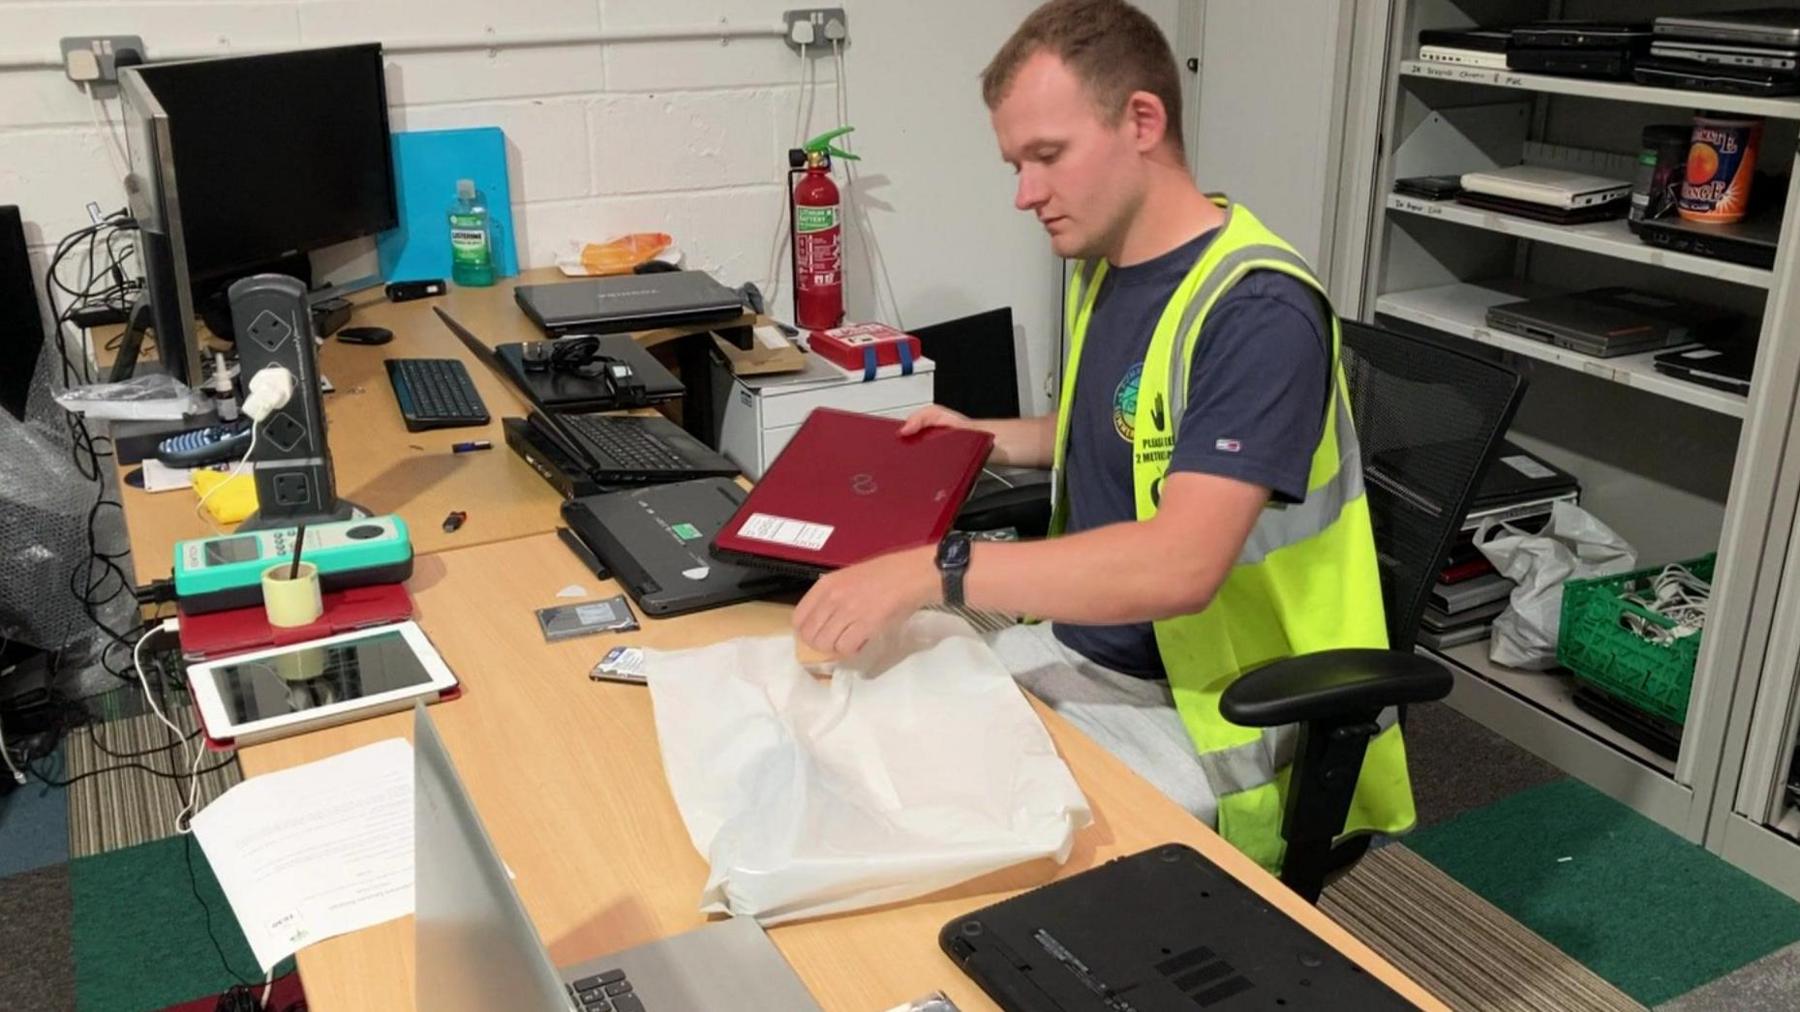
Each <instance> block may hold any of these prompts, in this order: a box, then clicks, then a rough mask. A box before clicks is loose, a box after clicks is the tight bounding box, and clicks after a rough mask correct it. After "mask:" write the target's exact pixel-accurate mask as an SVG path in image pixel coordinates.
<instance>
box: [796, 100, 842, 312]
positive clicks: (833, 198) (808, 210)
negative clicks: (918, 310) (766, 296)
mask: <svg viewBox="0 0 1800 1012" xmlns="http://www.w3.org/2000/svg"><path fill="white" fill-rule="evenodd" d="M853 129H855V128H854V127H841V128H839V129H837V130H832V131H830V132H829V133H823V134H820V135H819V136H817V137H814V138H813V139H812V140H810V141H807V142H806V146H805V147H804V148H795V149H794V150H792V151H790V152H788V186H789V211H790V214H789V220H790V221H792V222H793V244H792V245H793V269H794V322H795V323H797V324H799V325H800V326H801V327H804V328H806V329H807V330H829V329H831V328H832V327H835V326H837V325H838V324H840V323H843V322H844V227H843V205H842V204H841V203H840V202H839V199H838V188H837V184H836V183H834V182H832V181H831V159H832V156H834V155H835V156H837V157H838V158H848V159H851V160H855V159H856V156H855V155H853V154H851V153H850V152H848V151H842V150H839V149H838V148H837V147H836V146H834V145H833V144H832V143H831V142H832V141H833V140H836V139H837V138H839V137H842V136H843V135H844V134H847V133H849V132H850V131H851V130H853ZM796 175H797V176H799V177H800V180H799V182H795V181H794V177H795V176H796Z"/></svg>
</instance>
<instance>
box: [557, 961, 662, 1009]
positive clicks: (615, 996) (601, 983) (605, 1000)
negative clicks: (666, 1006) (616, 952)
mask: <svg viewBox="0 0 1800 1012" xmlns="http://www.w3.org/2000/svg"><path fill="white" fill-rule="evenodd" d="M569 997H570V998H572V999H573V1000H574V1002H575V1007H576V1008H578V1009H580V1010H581V1012H644V1003H643V1002H642V1001H640V1000H639V999H638V996H637V995H636V994H633V993H632V990H631V981H629V980H626V979H625V971H624V970H608V971H606V972H605V973H597V974H595V975H593V976H592V977H583V978H581V979H580V980H578V981H575V982H574V983H572V984H570V985H569Z"/></svg>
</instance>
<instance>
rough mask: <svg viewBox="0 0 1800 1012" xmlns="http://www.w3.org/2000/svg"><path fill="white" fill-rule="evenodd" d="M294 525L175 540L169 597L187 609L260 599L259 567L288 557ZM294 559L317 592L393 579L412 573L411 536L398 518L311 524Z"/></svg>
mask: <svg viewBox="0 0 1800 1012" xmlns="http://www.w3.org/2000/svg"><path fill="white" fill-rule="evenodd" d="M294 532H295V529H294V528H292V527H285V528H278V529H275V530H267V531H252V532H246V533H243V534H227V535H224V536H223V537H217V538H195V539H194V540H192V541H178V542H176V543H175V596H176V598H177V599H178V600H179V602H180V604H181V610H182V611H184V612H186V613H187V614H189V615H199V614H205V613H207V612H214V611H225V610H226V609H229V608H249V607H253V606H255V605H258V604H261V603H262V574H263V571H264V570H266V569H268V568H269V567H270V566H272V565H274V564H275V563H277V562H285V561H288V560H290V559H292V558H293V557H294ZM300 557H301V558H303V559H305V560H306V561H307V562H310V563H312V564H313V565H315V566H317V567H319V587H320V589H321V590H326V591H331V590H343V589H345V588H347V587H365V586H368V585H370V584H376V583H399V582H401V581H402V580H405V579H406V578H407V577H409V576H411V575H412V563H413V550H412V538H411V537H410V536H409V535H408V534H407V531H406V521H404V520H402V519H400V518H399V517H397V516H384V517H364V518H362V519H360V520H340V521H336V522H333V523H327V524H309V525H308V526H307V528H306V544H305V546H304V547H303V548H302V549H301V553H300Z"/></svg>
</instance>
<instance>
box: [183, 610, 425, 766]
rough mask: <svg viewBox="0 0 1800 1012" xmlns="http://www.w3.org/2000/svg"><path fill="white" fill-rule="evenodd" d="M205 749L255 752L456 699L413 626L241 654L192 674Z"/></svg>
mask: <svg viewBox="0 0 1800 1012" xmlns="http://www.w3.org/2000/svg"><path fill="white" fill-rule="evenodd" d="M188 687H189V691H190V692H192V693H193V697H194V705H195V706H197V707H198V708H199V710H200V723H201V726H202V727H204V728H205V730H206V737H207V739H208V744H210V745H212V746H213V747H215V748H233V747H238V746H243V745H254V744H256V743H257V742H261V741H269V740H271V739H274V738H282V737H286V736H287V735H290V734H297V733H299V732H302V731H310V730H313V729H314V728H319V727H329V726H331V725H333V724H347V723H349V722H350V721H353V720H362V719H363V718H365V717H373V716H376V715H378V714H383V713H394V712H396V711H399V710H404V709H406V708H408V707H410V706H412V703H413V700H414V699H419V698H423V699H424V700H425V701H426V702H435V701H437V700H439V699H448V698H450V697H452V696H454V695H456V693H457V691H458V689H457V682H456V676H455V675H453V674H451V673H450V668H449V666H448V665H446V664H445V663H444V659H443V658H442V657H439V656H438V652H437V650H436V649H434V648H433V647H432V645H431V641H430V640H428V639H426V638H425V633H424V631H423V630H421V629H420V628H419V626H418V624H417V623H415V622H399V623H395V624H394V625H387V626H379V627H377V628H374V629H359V630H357V631H356V632H349V633H342V634H339V635H337V636H327V637H325V638H324V639H317V640H311V641H308V642H306V643H298V644H293V645H291V646H284V647H274V648H271V649H268V650H258V651H255V652H253V653H248V654H239V655H237V656H235V657H226V658H222V659H220V660H216V661H208V662H206V663H204V664H196V665H194V666H192V667H190V668H189V669H188Z"/></svg>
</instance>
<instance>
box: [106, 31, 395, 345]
mask: <svg viewBox="0 0 1800 1012" xmlns="http://www.w3.org/2000/svg"><path fill="white" fill-rule="evenodd" d="M120 92H121V94H122V95H123V96H124V99H125V106H126V125H127V137H128V139H129V142H130V146H131V152H130V154H131V176H130V178H128V180H127V185H126V189H127V192H128V193H130V195H131V204H132V212H133V216H134V217H136V218H137V219H138V223H139V226H140V228H141V230H142V232H143V237H142V242H141V247H140V248H141V252H142V255H143V258H144V259H143V263H144V269H145V275H146V282H147V287H148V294H149V297H150V300H151V303H152V316H153V321H154V322H153V325H154V329H155V330H156V332H157V345H158V349H159V351H160V353H161V354H162V357H163V360H164V361H165V363H171V365H170V371H171V372H172V373H176V374H178V375H179V376H180V378H182V379H188V376H187V375H183V374H184V373H186V371H187V369H189V368H192V369H196V370H197V368H198V358H197V355H196V353H195V348H194V340H193V333H194V324H193V320H194V315H195V312H196V310H197V308H198V299H197V298H196V292H202V293H203V292H206V291H218V292H223V290H224V289H225V287H226V286H227V285H229V284H230V282H232V281H234V280H236V279H237V278H239V277H243V276H247V275H249V274H254V273H258V272H260V271H264V270H269V269H272V268H273V267H275V265H278V264H280V263H281V262H282V261H283V260H286V259H291V258H293V257H295V256H300V255H304V254H305V253H307V252H309V251H311V250H315V249H320V248H322V247H325V246H330V245H333V244H335V243H340V242H344V241H346V240H349V239H355V238H359V237H362V236H369V235H374V234H375V233H377V232H381V231H384V230H386V229H390V228H393V227H394V226H395V225H397V224H398V223H399V211H398V201H397V199H396V197H395V193H394V163H393V157H392V154H391V149H390V142H389V139H388V111H387V85H386V81H385V78H384V76H383V70H382V57H381V46H380V45H379V44H376V43H369V44H366V45H356V46H338V47H333V48H328V49H307V50H296V51H293V52H282V53H267V54H262V55H257V56H233V57H224V58H220V59H211V60H185V61H180V62H175V63H160V64H148V65H145V66H140V67H132V68H128V69H126V70H125V71H124V72H123V73H122V74H121V79H120ZM183 362H185V363H186V366H185V367H180V368H178V366H181V364H182V363H183ZM194 375H196V376H197V375H198V373H197V372H195V373H194Z"/></svg>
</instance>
